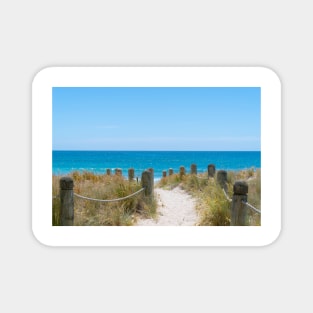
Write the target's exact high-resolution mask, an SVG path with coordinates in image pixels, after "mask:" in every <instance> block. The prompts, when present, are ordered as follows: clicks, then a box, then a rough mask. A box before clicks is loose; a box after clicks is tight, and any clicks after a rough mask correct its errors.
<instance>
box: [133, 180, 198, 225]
mask: <svg viewBox="0 0 313 313" xmlns="http://www.w3.org/2000/svg"><path fill="white" fill-rule="evenodd" d="M154 192H155V197H156V199H157V203H158V208H157V212H158V216H157V218H156V219H140V220H139V221H138V223H137V226H193V225H196V223H197V222H198V215H197V212H196V209H195V204H196V201H195V199H193V198H192V197H191V196H190V195H188V194H187V193H186V192H185V191H184V190H182V189H181V188H180V187H179V186H178V187H175V188H174V189H172V190H165V189H161V188H155V190H154Z"/></svg>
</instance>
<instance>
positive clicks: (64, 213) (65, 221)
mask: <svg viewBox="0 0 313 313" xmlns="http://www.w3.org/2000/svg"><path fill="white" fill-rule="evenodd" d="M73 188H74V182H73V179H72V178H71V177H61V179H60V202H61V207H60V209H61V210H60V214H61V218H60V220H61V226H73V223H74V192H73Z"/></svg>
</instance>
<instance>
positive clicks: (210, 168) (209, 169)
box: [208, 164, 215, 177]
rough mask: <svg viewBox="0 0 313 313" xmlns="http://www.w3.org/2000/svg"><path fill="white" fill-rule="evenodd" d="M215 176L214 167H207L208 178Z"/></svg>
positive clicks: (211, 165)
mask: <svg viewBox="0 0 313 313" xmlns="http://www.w3.org/2000/svg"><path fill="white" fill-rule="evenodd" d="M214 175H215V165H214V164H209V165H208V177H214Z"/></svg>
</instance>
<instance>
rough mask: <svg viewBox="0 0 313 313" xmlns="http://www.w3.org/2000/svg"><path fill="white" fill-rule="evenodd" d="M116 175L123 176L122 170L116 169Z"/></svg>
mask: <svg viewBox="0 0 313 313" xmlns="http://www.w3.org/2000/svg"><path fill="white" fill-rule="evenodd" d="M115 175H119V176H122V169H121V168H116V169H115Z"/></svg>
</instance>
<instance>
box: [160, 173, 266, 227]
mask: <svg viewBox="0 0 313 313" xmlns="http://www.w3.org/2000/svg"><path fill="white" fill-rule="evenodd" d="M237 180H245V181H246V182H247V183H248V186H249V192H248V202H249V203H250V204H251V205H253V206H254V207H256V208H258V209H260V208H261V171H260V170H255V169H253V168H251V169H248V170H245V171H238V172H227V190H228V191H227V196H228V197H229V198H231V197H232V190H233V184H234V183H235V181H237ZM178 185H180V186H181V188H183V189H184V190H186V191H187V192H188V193H190V194H191V195H192V196H193V197H195V198H196V199H197V207H196V208H197V210H198V212H199V215H200V222H199V225H200V226H229V225H230V220H231V215H230V214H231V203H230V201H228V200H227V198H226V196H225V193H224V190H223V189H222V188H221V186H220V185H219V184H218V183H217V182H216V179H214V178H210V179H208V178H207V174H202V175H197V176H196V175H184V176H180V175H178V174H174V175H171V176H168V177H165V178H162V179H161V180H160V182H159V183H158V187H161V188H166V189H172V188H174V187H176V186H178ZM248 212H249V213H248V220H249V225H255V226H257V225H260V224H261V219H260V215H259V214H256V213H255V212H253V211H252V210H248Z"/></svg>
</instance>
